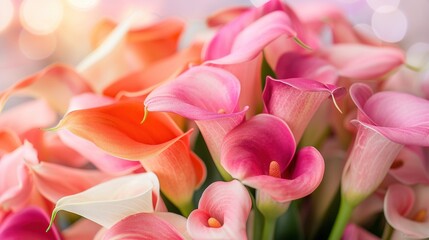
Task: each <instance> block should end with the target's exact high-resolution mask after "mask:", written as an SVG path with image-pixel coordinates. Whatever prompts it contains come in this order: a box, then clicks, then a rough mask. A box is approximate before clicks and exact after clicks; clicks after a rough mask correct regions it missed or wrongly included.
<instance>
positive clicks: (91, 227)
mask: <svg viewBox="0 0 429 240" xmlns="http://www.w3.org/2000/svg"><path fill="white" fill-rule="evenodd" d="M101 229H102V227H101V226H100V225H98V224H97V223H95V222H93V221H90V220H88V219H86V218H81V219H79V220H77V221H76V222H74V223H73V224H72V225H71V226H68V227H67V228H66V229H64V230H62V231H61V235H62V236H63V239H66V240H87V239H88V240H90V239H93V240H97V239H98V238H96V235H97V233H98V232H99V231H100V230H101Z"/></svg>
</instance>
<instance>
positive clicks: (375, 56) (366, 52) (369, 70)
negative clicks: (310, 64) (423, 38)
mask: <svg viewBox="0 0 429 240" xmlns="http://www.w3.org/2000/svg"><path fill="white" fill-rule="evenodd" d="M322 57H323V58H324V59H326V60H327V61H328V62H329V63H331V64H332V65H334V66H335V67H336V68H337V69H338V73H339V75H340V76H343V77H347V78H351V79H358V80H365V79H380V78H383V77H385V75H387V74H388V73H390V72H392V71H393V70H395V69H397V68H398V67H399V66H401V65H402V64H403V63H404V61H405V57H404V53H403V52H402V51H401V50H400V49H398V48H394V47H374V46H368V45H363V44H335V45H333V46H332V47H330V48H328V49H326V50H324V51H323V53H322Z"/></svg>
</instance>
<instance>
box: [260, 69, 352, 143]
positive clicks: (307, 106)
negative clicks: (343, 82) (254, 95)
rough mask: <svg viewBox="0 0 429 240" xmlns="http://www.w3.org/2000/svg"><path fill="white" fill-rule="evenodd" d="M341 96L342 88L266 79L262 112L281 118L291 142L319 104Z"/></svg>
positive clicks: (297, 79) (297, 137)
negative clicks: (290, 131)
mask: <svg viewBox="0 0 429 240" xmlns="http://www.w3.org/2000/svg"><path fill="white" fill-rule="evenodd" d="M344 94H345V89H344V88H342V87H337V86H335V85H331V84H323V83H320V82H317V81H314V80H310V79H304V78H290V79H274V78H271V77H267V80H266V84H265V89H264V93H263V97H264V112H266V113H269V114H273V115H276V116H278V117H280V118H282V119H283V120H284V121H285V122H286V123H287V124H288V126H289V127H290V129H291V130H292V132H293V134H294V136H295V141H297V142H298V141H299V140H300V139H301V137H302V134H303V132H304V130H305V128H306V126H307V125H308V123H309V121H310V120H311V118H312V117H313V115H314V113H315V112H316V110H317V109H318V107H319V106H320V104H321V103H322V102H323V101H325V100H326V99H328V98H329V97H331V98H332V100H333V101H334V104H336V103H335V98H336V97H341V96H342V95H344Z"/></svg>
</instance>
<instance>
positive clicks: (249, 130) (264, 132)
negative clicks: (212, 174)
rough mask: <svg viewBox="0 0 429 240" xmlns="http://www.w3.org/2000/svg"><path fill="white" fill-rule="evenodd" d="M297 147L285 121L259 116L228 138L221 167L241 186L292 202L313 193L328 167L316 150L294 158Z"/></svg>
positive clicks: (223, 145)
mask: <svg viewBox="0 0 429 240" xmlns="http://www.w3.org/2000/svg"><path fill="white" fill-rule="evenodd" d="M295 148H296V143H295V139H294V137H293V135H292V132H291V130H290V129H289V127H288V126H287V125H286V124H285V122H283V121H282V120H281V119H280V118H278V117H275V116H272V115H268V114H260V115H256V116H255V117H253V118H251V119H250V120H248V121H247V122H245V123H243V124H241V125H240V126H238V127H236V128H234V129H233V130H232V131H230V132H229V133H228V134H227V135H226V136H225V139H224V142H223V144H222V156H221V164H222V166H224V168H225V169H226V170H227V171H228V173H230V174H231V176H233V177H234V178H237V179H240V180H241V182H242V183H244V184H246V185H248V186H250V187H253V188H256V189H258V190H260V191H263V192H265V193H267V194H268V195H269V196H270V197H271V198H272V199H274V200H275V201H277V202H289V201H292V200H294V199H298V198H302V197H304V196H307V195H308V194H310V193H312V192H313V191H314V190H315V189H316V188H317V186H318V185H319V184H320V182H321V181H322V177H323V172H324V166H325V165H324V161H323V157H322V155H321V154H320V153H319V152H318V151H317V150H316V149H315V148H313V147H305V148H302V149H301V150H300V151H299V152H297V154H296V155H295V156H294V153H295Z"/></svg>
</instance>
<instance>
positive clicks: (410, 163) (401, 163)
mask: <svg viewBox="0 0 429 240" xmlns="http://www.w3.org/2000/svg"><path fill="white" fill-rule="evenodd" d="M428 167H429V166H428V165H427V159H426V158H425V156H424V153H423V150H422V148H421V147H417V146H405V147H404V148H403V149H402V150H401V151H400V152H399V154H398V156H397V157H396V159H395V161H394V162H393V163H392V166H391V167H390V170H389V174H390V175H392V176H393V177H394V178H395V179H397V180H398V181H400V182H401V183H403V184H407V185H413V184H417V183H422V184H429V168H428Z"/></svg>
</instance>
